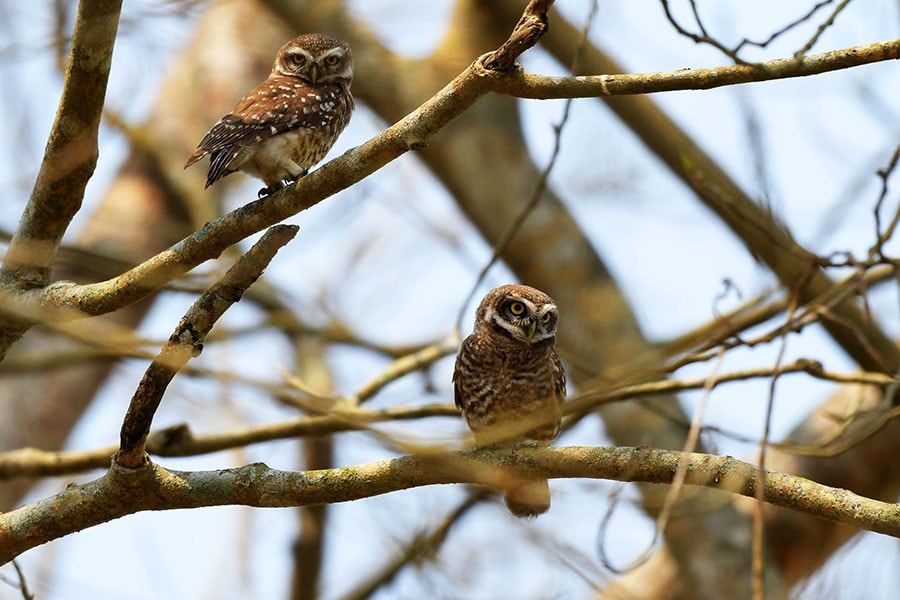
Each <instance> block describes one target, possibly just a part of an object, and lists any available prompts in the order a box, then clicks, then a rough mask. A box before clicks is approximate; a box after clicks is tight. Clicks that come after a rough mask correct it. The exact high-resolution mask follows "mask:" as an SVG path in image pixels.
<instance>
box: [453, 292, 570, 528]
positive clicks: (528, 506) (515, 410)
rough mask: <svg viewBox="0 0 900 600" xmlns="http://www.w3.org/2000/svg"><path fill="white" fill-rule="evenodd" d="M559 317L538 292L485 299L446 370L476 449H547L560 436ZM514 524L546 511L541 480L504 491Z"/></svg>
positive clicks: (563, 392) (562, 398)
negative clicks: (449, 369)
mask: <svg viewBox="0 0 900 600" xmlns="http://www.w3.org/2000/svg"><path fill="white" fill-rule="evenodd" d="M558 319H559V313H558V310H557V307H556V303H555V302H554V301H553V299H552V298H551V297H550V296H548V295H547V294H545V293H544V292H542V291H540V290H537V289H535V288H533V287H528V286H526V285H504V286H502V287H498V288H496V289H494V290H491V291H490V292H488V294H487V295H486V296H485V297H484V299H483V300H482V301H481V305H480V306H479V307H478V310H477V312H476V315H475V329H474V331H473V332H472V334H471V335H470V336H468V337H467V338H466V339H465V340H463V342H462V345H461V347H460V350H459V354H458V355H457V357H456V366H455V368H454V371H453V392H454V396H455V401H456V406H457V407H458V408H459V409H460V410H461V411H462V414H463V417H464V418H465V420H466V423H467V424H468V425H469V429H470V430H471V431H472V435H473V436H474V438H475V443H476V445H478V446H479V447H489V446H493V447H516V446H521V445H534V444H537V445H541V446H549V445H550V444H551V443H552V442H553V440H554V439H556V436H557V435H558V434H559V426H560V420H561V418H562V405H563V402H564V401H565V397H566V374H565V371H564V370H563V365H562V362H561V361H560V360H559V357H558V356H557V354H556V350H555V348H554V346H555V343H556V325H557V321H558ZM504 491H505V494H506V498H505V499H506V505H507V507H508V508H509V510H510V512H511V513H512V514H514V515H516V516H517V517H533V516H537V515H539V514H542V513H545V512H547V510H548V509H549V508H550V486H549V484H548V483H547V480H546V479H539V480H528V481H525V482H522V483H520V484H519V485H517V486H516V487H515V488H512V489H507V490H504Z"/></svg>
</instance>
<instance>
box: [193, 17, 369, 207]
mask: <svg viewBox="0 0 900 600" xmlns="http://www.w3.org/2000/svg"><path fill="white" fill-rule="evenodd" d="M352 80H353V53H352V52H351V51H350V46H349V45H348V44H347V43H346V42H343V41H341V40H338V39H335V38H333V37H329V36H327V35H323V34H321V33H310V34H306V35H301V36H299V37H296V38H294V39H292V40H291V41H289V42H288V43H286V44H285V45H284V46H282V47H281V50H279V51H278V54H277V56H276V57H275V65H274V66H273V67H272V72H271V73H270V74H269V77H268V78H267V79H266V80H265V81H263V82H262V83H261V84H259V85H258V86H257V87H256V89H254V90H253V91H251V92H250V93H249V94H247V95H246V96H245V97H244V98H243V99H242V100H241V101H240V102H238V103H237V106H235V107H234V111H232V112H231V113H230V114H227V115H225V116H224V117H222V118H221V119H220V120H219V122H218V123H216V124H215V125H213V128H212V129H210V130H209V132H208V133H207V134H206V135H205V136H204V137H203V139H202V140H200V144H199V145H198V146H197V149H196V150H195V151H194V153H193V154H192V155H191V156H190V158H188V160H187V163H186V164H185V165H184V166H185V168H187V167H189V166H191V165H192V164H194V163H195V162H197V161H199V160H200V159H201V158H203V157H204V156H206V155H209V156H210V162H209V171H208V172H207V175H206V187H209V186H211V185H212V184H213V183H215V182H216V181H218V180H219V179H221V178H222V177H225V176H226V175H229V174H231V173H234V172H235V171H243V172H245V173H247V174H249V175H253V176H254V177H258V178H260V179H262V180H263V181H264V182H265V183H266V187H265V188H263V189H262V190H260V192H259V195H260V197H262V196H265V195H268V194H271V193H273V192H276V191H278V190H279V189H281V188H282V187H284V186H286V185H289V184H291V183H293V182H294V181H296V180H297V179H299V178H300V177H302V176H304V175H305V174H306V173H307V172H308V171H309V169H310V168H311V167H312V166H313V165H315V164H316V163H318V162H319V161H320V160H322V159H323V158H324V157H325V155H326V154H327V153H328V150H330V149H331V147H332V146H333V145H334V142H335V141H336V140H337V138H338V136H339V135H340V133H341V132H342V131H343V130H344V128H345V127H346V126H347V123H348V122H349V121H350V115H351V114H352V113H353V96H351V95H350V83H351V81H352Z"/></svg>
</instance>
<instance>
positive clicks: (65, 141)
mask: <svg viewBox="0 0 900 600" xmlns="http://www.w3.org/2000/svg"><path fill="white" fill-rule="evenodd" d="M121 8H122V0H82V1H81V2H80V3H79V5H78V14H77V16H76V19H75V32H74V34H73V37H72V51H71V54H70V56H69V66H68V70H67V71H66V79H65V84H64V86H63V91H62V97H61V98H60V101H59V108H58V109H57V113H56V120H55V122H54V123H53V128H52V129H51V131H50V138H49V140H48V141H47V148H46V149H45V150H44V160H43V162H42V163H41V169H40V171H39V172H38V177H37V181H36V182H35V184H34V191H32V193H31V198H30V199H29V201H28V205H27V206H26V208H25V213H24V214H23V215H22V218H21V220H20V222H19V228H18V231H17V232H16V234H15V236H13V239H12V242H11V243H10V246H9V250H8V251H7V253H6V258H5V259H4V261H3V271H2V280H3V283H5V284H7V285H9V284H11V283H15V285H16V286H17V287H26V288H27V287H35V286H44V285H47V282H48V281H49V280H50V269H51V267H52V266H53V261H54V259H55V258H56V252H57V250H58V249H59V244H60V241H61V240H62V237H63V234H64V233H65V231H66V229H67V228H68V226H69V222H70V221H71V220H72V217H73V216H75V213H76V212H78V209H79V208H81V201H82V199H83V198H84V188H85V186H86V185H87V182H88V180H89V179H90V178H91V176H92V175H93V173H94V167H95V166H96V164H97V157H98V156H99V151H98V149H97V131H98V129H99V127H100V117H101V115H102V113H103V102H104V99H105V97H106V84H107V81H108V80H109V70H110V66H111V64H112V56H113V46H114V44H115V41H116V32H117V30H118V25H119V12H120V10H121Z"/></svg>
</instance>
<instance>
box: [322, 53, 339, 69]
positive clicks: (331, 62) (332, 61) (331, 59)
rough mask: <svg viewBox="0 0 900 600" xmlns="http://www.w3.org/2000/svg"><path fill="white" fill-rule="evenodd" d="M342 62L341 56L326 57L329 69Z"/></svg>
mask: <svg viewBox="0 0 900 600" xmlns="http://www.w3.org/2000/svg"><path fill="white" fill-rule="evenodd" d="M340 60H341V58H340V57H339V56H335V55H334V54H332V55H331V56H326V57H325V64H326V65H328V66H329V67H333V66H334V65H336V64H338V62H339V61H340Z"/></svg>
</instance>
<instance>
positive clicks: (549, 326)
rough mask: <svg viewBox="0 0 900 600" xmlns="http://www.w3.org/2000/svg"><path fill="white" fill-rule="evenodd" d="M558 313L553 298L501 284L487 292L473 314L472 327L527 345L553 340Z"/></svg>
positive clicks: (537, 292)
mask: <svg viewBox="0 0 900 600" xmlns="http://www.w3.org/2000/svg"><path fill="white" fill-rule="evenodd" d="M558 320H559V311H558V310H557V308H556V303H555V302H554V301H553V298H551V297H550V296H548V295H547V294H545V293H544V292H542V291H540V290H538V289H535V288H533V287H529V286H527V285H504V286H501V287H498V288H495V289H493V290H491V291H490V292H488V293H487V295H486V296H485V297H484V299H483V300H482V301H481V305H480V306H479V307H478V312H477V313H476V315H475V328H476V329H481V330H483V331H494V332H496V333H499V334H500V335H504V336H507V337H511V338H512V339H514V340H518V341H520V342H525V343H527V344H537V343H540V342H543V341H545V340H551V341H552V340H553V339H554V338H555V337H556V322H557V321H558Z"/></svg>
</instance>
